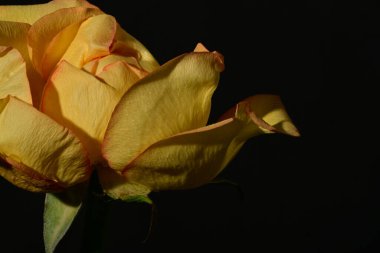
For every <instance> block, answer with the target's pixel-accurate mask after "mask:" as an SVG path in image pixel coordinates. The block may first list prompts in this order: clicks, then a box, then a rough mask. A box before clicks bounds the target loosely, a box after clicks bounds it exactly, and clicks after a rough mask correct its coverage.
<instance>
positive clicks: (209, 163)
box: [108, 95, 299, 192]
mask: <svg viewBox="0 0 380 253" xmlns="http://www.w3.org/2000/svg"><path fill="white" fill-rule="evenodd" d="M233 111H234V114H233V115H232V116H231V117H229V118H226V119H224V120H222V121H220V122H218V123H216V124H213V125H210V126H206V127H203V128H199V129H196V130H192V131H188V132H185V133H181V134H178V135H175V136H172V137H170V138H167V139H165V140H162V141H159V142H157V143H155V144H153V145H152V146H150V147H149V148H148V149H147V150H146V151H145V152H144V153H143V154H141V155H140V156H139V157H137V158H136V159H135V160H134V161H133V162H132V163H131V164H130V165H129V166H128V167H127V168H126V169H125V171H124V172H123V173H122V174H123V176H124V180H125V184H126V185H128V184H141V185H144V186H147V187H148V188H149V189H151V190H153V191H159V190H168V189H186V188H193V187H198V186H200V185H202V184H205V183H207V182H209V181H210V180H212V179H213V178H214V177H215V176H216V175H218V174H219V173H220V172H221V171H222V170H223V168H225V167H226V166H227V164H228V163H229V162H230V161H231V160H232V159H233V158H234V156H235V155H236V154H237V152H238V151H239V150H240V148H241V147H242V146H243V144H244V143H245V142H246V141H247V140H248V139H249V138H252V137H254V136H257V135H260V134H264V133H272V132H274V131H275V132H277V131H279V132H283V133H286V134H290V135H293V136H298V135H299V134H298V132H297V130H296V128H295V127H294V125H293V124H292V122H291V121H290V119H289V116H288V115H287V113H286V111H285V109H284V107H283V105H282V103H281V101H280V99H279V98H278V97H277V96H270V95H262V96H254V97H251V98H249V99H247V100H245V101H243V102H240V103H239V104H238V105H237V106H236V107H234V108H233ZM119 188H120V186H119ZM108 191H111V192H112V189H111V190H110V189H108Z"/></svg>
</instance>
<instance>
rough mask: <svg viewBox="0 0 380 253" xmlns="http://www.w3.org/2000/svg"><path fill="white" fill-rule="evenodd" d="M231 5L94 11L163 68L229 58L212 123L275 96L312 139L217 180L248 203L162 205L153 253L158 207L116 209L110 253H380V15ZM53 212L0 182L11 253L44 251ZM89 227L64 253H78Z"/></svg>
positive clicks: (170, 199)
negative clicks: (202, 49)
mask: <svg viewBox="0 0 380 253" xmlns="http://www.w3.org/2000/svg"><path fill="white" fill-rule="evenodd" d="M3 2H4V3H5V1H2V2H1V4H4V3H3ZM7 2H8V3H10V2H12V3H28V2H29V3H30V2H31V1H26V0H25V1H7ZM40 2H43V1H40ZM226 2H227V3H223V2H222V1H220V2H219V3H217V4H216V3H210V2H207V3H205V2H204V1H186V3H185V2H182V1H178V2H177V3H169V2H165V1H112V3H111V1H101V0H97V1H92V3H94V4H95V5H98V6H99V7H100V8H101V9H103V10H104V11H105V12H107V13H109V14H111V15H114V16H115V17H116V18H117V20H118V21H119V23H120V24H121V25H122V26H123V27H124V28H125V29H126V30H127V31H128V32H129V33H131V34H132V35H134V36H135V37H136V38H138V39H139V40H140V41H141V42H142V43H143V44H144V45H145V46H146V47H147V48H149V49H150V51H151V52H152V54H153V55H155V56H156V58H157V60H158V61H159V62H160V63H164V62H165V61H167V60H169V59H171V58H173V57H175V56H177V55H179V54H182V53H184V52H188V51H191V50H192V49H193V48H194V47H195V45H196V43H197V42H203V43H204V44H205V45H206V46H207V47H208V48H209V49H210V50H217V51H219V52H221V53H222V54H223V55H224V56H225V62H226V70H225V72H224V73H222V75H221V81H220V85H219V88H218V90H217V91H216V94H215V95H214V97H213V108H212V115H211V121H213V120H216V119H217V117H218V116H219V115H221V114H222V113H223V112H224V111H225V110H226V109H228V108H229V107H231V106H232V105H234V104H235V103H236V102H238V101H240V100H242V99H243V98H245V97H248V96H250V95H254V94H258V93H273V94H278V95H280V96H281V97H282V99H283V101H284V103H285V105H286V107H287V110H288V112H289V114H290V115H291V117H292V118H293V120H294V122H295V124H296V125H297V127H298V128H299V130H300V132H301V134H302V137H301V138H291V137H287V136H280V135H271V136H262V137H258V138H254V139H252V140H250V141H248V142H247V144H246V145H245V147H244V148H243V149H242V151H241V152H240V153H239V155H238V156H237V157H236V158H235V160H234V161H233V162H231V164H230V165H229V166H228V167H227V168H226V169H225V171H224V172H223V173H222V175H221V176H220V177H221V178H225V179H228V180H231V181H234V182H236V183H237V184H239V185H240V188H241V190H242V192H243V195H242V194H240V193H239V191H238V189H237V188H235V187H233V186H230V185H226V184H210V185H206V186H204V187H201V188H199V189H195V190H189V191H177V192H160V193H156V194H152V199H153V200H154V201H155V203H156V206H157V213H156V218H155V226H154V229H153V233H152V234H151V236H150V238H149V240H148V241H147V242H146V243H142V241H143V240H144V239H145V236H146V234H147V229H148V226H149V220H150V207H149V206H148V205H144V204H123V205H122V204H112V205H111V210H110V213H109V222H108V227H107V230H106V232H105V233H106V252H158V251H161V250H165V251H168V252H185V251H190V250H192V251H194V252H198V251H199V252H200V251H201V250H205V249H206V250H213V251H216V250H222V249H224V250H226V249H228V250H234V252H287V251H289V252H308V253H309V252H310V253H314V252H323V253H328V252H352V253H354V252H380V199H379V192H380V184H379V180H380V173H379V171H378V169H379V159H378V149H379V148H378V144H379V138H378V137H379V131H378V129H377V128H378V124H377V121H378V120H377V117H378V115H379V114H378V107H379V106H378V105H377V100H378V96H377V92H375V88H377V87H376V86H378V85H379V81H380V72H379V70H380V31H379V27H378V26H377V25H376V24H377V23H378V22H379V21H380V20H379V19H380V10H379V9H377V8H376V6H366V7H362V6H356V5H355V6H354V5H352V6H350V5H339V6H335V5H334V4H333V2H330V4H322V3H319V4H317V5H311V4H310V5H308V4H306V3H305V2H304V3H303V4H302V6H300V5H297V6H292V5H285V4H283V5H275V6H273V3H271V1H267V2H268V4H262V3H258V2H259V1H258V2H254V1H246V2H244V1H239V0H235V1H226ZM43 198H44V197H43V195H41V194H33V193H28V192H26V191H23V190H20V189H17V188H16V187H13V186H12V185H10V184H9V183H7V182H6V181H5V180H3V179H0V199H1V200H2V204H1V208H0V217H1V220H2V221H1V226H0V235H1V236H0V247H1V252H32V253H33V252H42V251H43V240H42V211H43ZM82 218H83V214H81V215H80V216H79V219H78V220H77V221H76V222H75V224H74V226H73V228H72V229H71V230H70V231H69V233H68V234H67V237H66V238H65V239H64V240H63V243H62V245H60V246H59V248H58V250H57V252H79V251H78V249H79V248H80V243H81V234H82V225H83V223H82Z"/></svg>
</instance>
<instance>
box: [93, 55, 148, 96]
mask: <svg viewBox="0 0 380 253" xmlns="http://www.w3.org/2000/svg"><path fill="white" fill-rule="evenodd" d="M146 75H147V73H146V72H144V71H142V70H140V69H137V68H136V67H133V66H131V65H129V64H128V63H125V62H122V61H117V62H115V63H112V64H109V65H107V66H106V67H104V68H103V71H102V72H100V73H99V74H98V75H97V77H99V78H100V79H102V80H103V81H104V82H105V83H107V84H109V85H110V86H112V87H113V88H115V89H116V90H118V91H120V92H121V93H124V92H125V91H127V90H128V89H129V88H131V87H132V85H134V84H135V83H136V82H137V81H138V80H140V79H141V78H143V77H144V76H146Z"/></svg>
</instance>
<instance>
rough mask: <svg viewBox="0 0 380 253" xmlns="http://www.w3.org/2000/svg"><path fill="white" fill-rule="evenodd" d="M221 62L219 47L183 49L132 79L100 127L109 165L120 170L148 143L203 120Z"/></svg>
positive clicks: (207, 111)
mask: <svg viewBox="0 0 380 253" xmlns="http://www.w3.org/2000/svg"><path fill="white" fill-rule="evenodd" d="M222 67H223V59H222V56H221V55H220V54H219V53H190V54H185V55H182V56H180V57H177V58H176V59H174V60H172V61H170V62H168V63H166V64H165V65H163V66H161V67H160V68H159V69H158V70H157V71H155V72H153V73H151V74H149V75H148V76H146V77H145V78H143V79H141V80H140V81H139V82H138V83H137V84H136V85H134V86H133V87H132V88H131V89H130V90H129V91H128V92H127V93H126V94H125V95H124V96H123V98H122V99H121V100H120V103H119V104H118V106H117V107H116V109H115V111H114V113H113V116H112V118H111V121H110V124H109V126H108V129H107V132H106V136H105V140H104V145H103V154H104V156H105V158H106V159H107V160H108V162H109V165H110V167H111V168H113V169H115V170H118V171H120V170H123V169H124V168H125V167H126V166H127V165H128V164H129V163H130V162H131V161H132V160H133V159H135V158H136V157H137V156H138V155H139V154H141V153H142V152H143V151H144V150H145V149H146V148H148V147H149V146H150V145H152V144H153V143H155V142H157V141H160V140H162V139H165V138H168V137H170V136H172V135H175V134H178V133H181V132H184V131H188V130H191V129H195V128H199V127H202V126H204V125H206V123H207V120H208V116H209V113H210V105H211V96H212V94H213V92H214V90H215V88H216V86H217V83H218V81H219V72H220V71H221V70H222Z"/></svg>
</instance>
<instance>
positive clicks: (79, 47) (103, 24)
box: [46, 14, 116, 68]
mask: <svg viewBox="0 0 380 253" xmlns="http://www.w3.org/2000/svg"><path fill="white" fill-rule="evenodd" d="M115 32H116V20H115V18H114V17H112V16H110V15H106V14H101V15H98V16H95V17H91V18H88V19H87V20H86V21H84V22H83V23H82V24H81V25H80V28H79V30H78V32H77V34H76V36H75V38H74V39H73V41H72V42H71V44H70V46H69V47H68V48H67V50H66V52H65V54H64V55H63V57H62V59H63V60H65V61H67V62H69V63H71V64H72V65H74V66H76V67H78V68H82V66H83V65H84V64H85V63H87V62H89V61H91V60H93V59H95V58H98V57H102V56H106V55H108V54H109V50H110V47H111V44H112V42H113V40H114V37H115ZM52 50H54V47H52ZM46 56H49V53H46Z"/></svg>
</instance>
